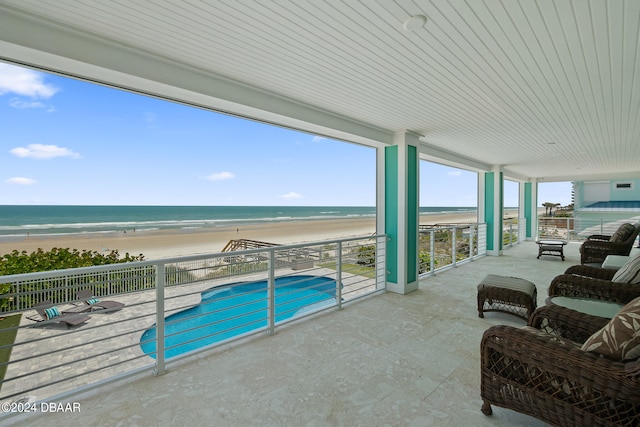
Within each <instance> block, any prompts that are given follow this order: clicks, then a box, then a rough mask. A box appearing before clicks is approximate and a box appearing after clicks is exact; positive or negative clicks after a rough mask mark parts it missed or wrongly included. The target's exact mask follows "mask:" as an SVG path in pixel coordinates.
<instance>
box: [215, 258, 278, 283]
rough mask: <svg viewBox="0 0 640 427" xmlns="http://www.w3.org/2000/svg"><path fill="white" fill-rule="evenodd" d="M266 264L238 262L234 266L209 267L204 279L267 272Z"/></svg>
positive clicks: (261, 262)
mask: <svg viewBox="0 0 640 427" xmlns="http://www.w3.org/2000/svg"><path fill="white" fill-rule="evenodd" d="M267 269H268V264H267V262H266V261H249V262H239V263H236V264H229V265H221V266H219V267H210V268H209V273H207V274H206V276H205V277H204V278H205V279H218V278H221V277H229V276H238V275H241V274H248V273H257V272H262V271H267Z"/></svg>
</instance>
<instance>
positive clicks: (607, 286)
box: [548, 257, 640, 304]
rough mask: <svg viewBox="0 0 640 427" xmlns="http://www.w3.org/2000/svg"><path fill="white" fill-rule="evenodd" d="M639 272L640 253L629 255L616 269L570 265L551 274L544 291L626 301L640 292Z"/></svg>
mask: <svg viewBox="0 0 640 427" xmlns="http://www.w3.org/2000/svg"><path fill="white" fill-rule="evenodd" d="M639 274H640V257H635V258H633V259H630V260H629V262H628V263H627V264H625V265H624V266H623V267H622V268H621V269H620V270H618V271H614V270H607V269H604V268H597V267H590V266H586V265H574V266H572V267H569V268H568V269H567V270H566V271H565V273H564V274H561V275H559V276H556V277H554V279H553V280H552V281H551V284H550V285H549V291H548V292H549V296H550V297H554V296H564V297H580V298H591V299H600V300H606V301H611V302H617V303H620V304H626V303H628V302H629V301H631V300H633V299H634V298H637V297H638V296H640V283H639V282H640V275H639ZM627 276H628V277H627ZM630 282H631V283H630Z"/></svg>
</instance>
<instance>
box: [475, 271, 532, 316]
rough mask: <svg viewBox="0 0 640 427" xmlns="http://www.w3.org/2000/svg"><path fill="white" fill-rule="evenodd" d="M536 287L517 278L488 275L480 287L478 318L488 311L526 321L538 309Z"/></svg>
mask: <svg viewBox="0 0 640 427" xmlns="http://www.w3.org/2000/svg"><path fill="white" fill-rule="evenodd" d="M537 298H538V292H537V290H536V285H534V284H533V283H531V282H530V281H528V280H524V279H519V278H517V277H507V276H498V275H497V274H487V276H486V277H485V278H484V279H482V282H480V284H479V285H478V316H480V317H484V312H486V311H501V312H503V313H508V314H513V315H514V316H518V317H520V318H522V319H524V320H528V319H529V316H530V315H531V313H533V311H534V310H535V309H536V304H537V303H536V300H537Z"/></svg>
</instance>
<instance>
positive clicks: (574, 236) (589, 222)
mask: <svg viewBox="0 0 640 427" xmlns="http://www.w3.org/2000/svg"><path fill="white" fill-rule="evenodd" d="M638 217H639V216H638V215H635V214H634V213H630V214H629V217H628V218H622V219H617V220H612V219H611V218H574V217H538V236H539V237H546V238H555V239H563V240H584V239H586V238H587V237H588V236H590V235H592V234H602V235H609V236H610V235H612V234H613V233H614V232H615V231H616V230H617V229H618V227H620V225H621V224H623V223H625V222H629V223H632V224H635V223H637V222H639V221H638Z"/></svg>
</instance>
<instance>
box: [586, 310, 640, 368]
mask: <svg viewBox="0 0 640 427" xmlns="http://www.w3.org/2000/svg"><path fill="white" fill-rule="evenodd" d="M582 350H584V351H592V352H594V353H598V354H601V355H603V356H606V357H608V358H610V359H614V360H619V361H623V360H633V359H637V358H638V356H640V297H638V298H636V299H634V300H633V301H631V302H630V303H628V304H627V305H625V306H624V307H623V308H622V310H620V312H618V314H616V315H615V316H614V317H613V318H612V319H611V320H610V321H609V323H607V324H606V325H605V326H604V327H603V328H602V329H600V330H599V331H598V332H596V333H595V334H593V335H591V336H590V337H589V339H588V340H587V341H585V343H584V344H583V345H582Z"/></svg>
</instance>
